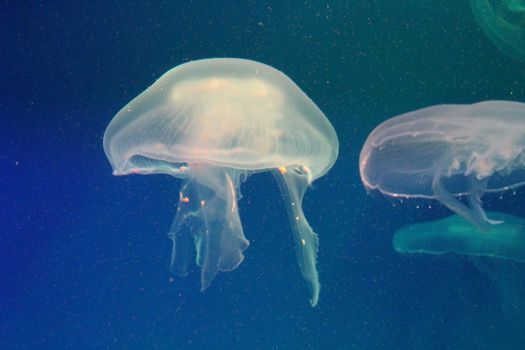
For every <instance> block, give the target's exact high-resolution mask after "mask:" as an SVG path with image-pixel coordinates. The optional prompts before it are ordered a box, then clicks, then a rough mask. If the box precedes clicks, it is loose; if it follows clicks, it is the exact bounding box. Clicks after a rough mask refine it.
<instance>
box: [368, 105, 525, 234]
mask: <svg viewBox="0 0 525 350" xmlns="http://www.w3.org/2000/svg"><path fill="white" fill-rule="evenodd" d="M524 139H525V104H524V103H519V102H510V101H485V102H480V103H475V104H472V105H439V106H432V107H428V108H423V109H420V110H417V111H413V112H409V113H406V114H402V115H400V116H397V117H394V118H390V119H388V120H387V121H385V122H383V123H382V124H380V125H379V126H378V127H376V128H375V129H374V130H373V131H372V132H371V133H370V135H369V136H368V138H367V140H366V142H365V145H364V146H363V149H362V150H361V155H360V159H359V162H360V164H359V170H360V174H361V180H362V182H363V184H364V185H365V187H366V188H367V189H370V190H373V189H376V190H379V191H380V192H382V193H383V194H385V195H387V196H391V197H406V198H429V199H436V200H438V201H440V202H441V203H442V204H444V205H445V206H446V207H448V208H449V209H451V210H452V211H454V212H455V213H456V214H458V215H460V216H462V217H463V218H464V219H466V220H467V221H468V222H470V223H471V224H472V225H474V226H475V227H476V228H477V229H479V230H481V231H489V229H490V226H491V225H493V224H498V223H500V222H501V221H500V220H497V219H495V220H494V219H491V218H490V216H488V215H487V214H486V213H485V210H484V209H483V207H482V202H481V197H482V196H483V195H484V194H485V193H486V192H500V191H505V190H507V189H510V188H514V187H518V186H521V185H523V184H524V183H525V148H524V146H523V145H524V143H523V140H524Z"/></svg>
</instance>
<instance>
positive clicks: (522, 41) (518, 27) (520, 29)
mask: <svg viewBox="0 0 525 350" xmlns="http://www.w3.org/2000/svg"><path fill="white" fill-rule="evenodd" d="M470 3H471V6H472V11H473V12H474V16H475V17H476V20H477V21H478V23H479V25H480V27H481V29H482V30H483V32H484V33H485V34H486V35H487V36H488V38H489V39H490V40H491V41H492V42H493V43H494V44H495V45H496V46H497V47H498V48H499V49H500V50H501V51H503V52H504V53H505V54H507V55H509V56H511V57H514V58H516V59H519V60H524V59H525V0H470Z"/></svg>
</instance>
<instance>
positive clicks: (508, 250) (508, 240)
mask: <svg viewBox="0 0 525 350" xmlns="http://www.w3.org/2000/svg"><path fill="white" fill-rule="evenodd" d="M491 217H493V218H494V219H496V220H499V221H501V222H502V224H500V225H493V226H491V227H490V230H489V231H487V232H480V231H478V230H477V229H476V228H475V227H474V226H472V225H470V224H469V223H468V222H467V221H466V220H465V219H464V218H462V217H461V216H458V215H453V216H450V217H448V218H445V219H441V220H437V221H433V222H425V223H420V224H415V225H411V226H407V227H403V228H401V229H400V230H398V231H397V232H396V234H395V235H394V249H395V250H396V251H398V252H400V253H406V254H417V253H419V254H433V255H442V254H450V253H455V254H459V255H466V256H485V257H490V258H498V259H508V260H512V261H519V262H522V263H525V220H524V219H521V218H518V217H516V216H513V215H509V214H505V213H499V212H491Z"/></svg>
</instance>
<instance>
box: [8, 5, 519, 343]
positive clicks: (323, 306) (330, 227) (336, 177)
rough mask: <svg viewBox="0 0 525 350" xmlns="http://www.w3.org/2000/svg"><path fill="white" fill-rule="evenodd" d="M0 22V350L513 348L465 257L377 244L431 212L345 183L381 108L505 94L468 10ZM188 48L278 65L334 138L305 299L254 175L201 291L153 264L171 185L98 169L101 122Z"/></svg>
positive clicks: (514, 66)
mask: <svg viewBox="0 0 525 350" xmlns="http://www.w3.org/2000/svg"><path fill="white" fill-rule="evenodd" d="M0 23H1V29H0V149H1V151H0V191H1V195H0V349H523V348H525V346H524V344H525V326H524V325H525V322H523V321H524V320H523V319H521V320H519V319H518V320H516V319H515V318H511V317H509V316H508V315H507V314H506V313H504V312H503V309H502V295H501V291H500V289H498V286H497V284H495V283H494V281H493V280H491V279H490V278H489V277H488V276H487V275H486V274H484V273H483V272H480V270H478V269H477V268H476V267H475V266H474V265H473V264H472V263H471V262H470V261H469V260H468V259H466V258H462V257H457V256H456V257H455V256H448V257H429V256H421V257H410V256H401V255H399V254H397V253H395V252H394V250H393V248H392V243H391V242H392V236H393V234H394V232H395V230H396V229H398V228H399V227H401V226H403V225H407V224H411V223H414V222H420V221H425V220H432V219H437V218H442V217H445V216H446V215H449V212H448V211H447V210H446V209H444V208H443V207H442V206H440V205H438V204H437V203H434V202H422V201H417V202H416V201H408V202H407V201H404V202H400V201H393V200H388V199H385V198H384V197H382V196H380V195H378V194H370V195H367V194H366V192H365V191H364V189H363V187H362V185H361V183H360V180H359V174H358V156H359V151H360V148H361V146H362V144H363V142H364V140H365V139H366V136H367V135H368V133H369V132H370V131H371V130H372V129H373V128H374V126H376V125H377V124H378V123H380V122H382V121H384V120H385V119H387V118H389V117H391V116H395V115H397V114H400V113H403V112H406V111H409V110H413V109H416V108H420V107H424V106H428V105H434V104H440V103H472V102H476V101H481V100H487V99H510V100H517V101H525V87H524V82H525V64H523V63H520V62H519V61H516V60H514V59H511V58H508V57H506V56H505V55H504V54H503V53H501V52H500V51H499V50H498V49H497V48H496V47H495V46H494V45H493V44H492V43H491V42H490V41H489V40H488V39H487V38H486V36H485V35H484V34H483V33H482V32H481V31H480V29H479V27H478V25H477V24H476V22H475V20H474V17H473V15H472V13H471V10H470V6H469V3H468V2H467V1H466V0H462V1H445V0H436V1H422V0H419V1H415V0H414V1H409V0H405V1H397V0H396V1H393V0H363V1H342V0H338V1H328V2H326V1H248V0H245V1H234V0H232V1H211V0H210V1H151V2H150V1H134V2H131V1H116V0H108V1H100V0H93V1H86V2H61V1H48V2H40V1H5V0H4V1H2V2H1V3H0ZM207 57H242V58H249V59H254V60H257V61H261V62H264V63H267V64H269V65H272V66H273V67H275V68H277V69H280V70H282V71H283V72H285V73H286V74H287V75H288V76H290V77H291V78H292V79H293V80H294V81H295V82H296V83H297V84H298V85H299V86H300V87H301V88H302V89H303V90H304V91H305V92H306V93H307V94H308V95H309V96H310V97H311V98H312V99H313V100H314V101H315V102H316V103H317V105H318V106H319V107H320V108H321V109H322V110H323V111H324V112H325V114H326V115H327V116H328V118H329V119H330V121H331V122H332V124H333V125H334V127H335V129H336V131H337V133H338V135H339V140H340V156H339V160H338V162H337V164H336V165H335V166H334V168H333V169H332V170H331V171H330V172H329V173H328V174H327V175H326V176H325V177H323V178H321V179H319V180H318V181H316V182H315V183H314V186H313V188H311V189H310V190H309V191H308V193H307V195H306V197H305V203H304V207H305V213H306V215H307V217H308V219H309V221H310V223H311V225H312V226H313V227H314V229H315V230H316V231H317V232H318V234H319V237H320V251H319V259H318V268H319V272H320V278H321V283H322V290H321V297H320V302H319V305H318V307H316V308H311V307H310V306H309V303H308V297H309V294H308V289H307V286H306V284H305V282H304V281H303V279H302V277H301V275H300V273H299V270H298V268H297V264H296V261H295V254H294V250H293V239H292V235H291V230H290V228H289V226H288V219H287V217H286V212H285V207H284V206H283V204H282V201H281V197H280V194H279V191H278V188H277V185H276V183H275V182H274V180H273V178H272V177H271V176H270V175H269V174H264V173H263V174H257V175H254V176H252V177H250V178H249V179H248V180H247V181H246V183H245V184H243V186H242V193H243V198H242V200H241V201H240V202H239V207H240V215H241V219H242V222H243V226H244V231H245V234H246V236H247V238H248V239H249V240H250V242H251V245H250V247H249V249H248V250H247V251H246V252H245V253H246V254H245V255H246V259H245V261H244V262H243V263H242V265H241V266H240V267H239V268H237V269H236V270H235V271H233V272H230V273H223V274H220V275H218V276H217V278H216V279H215V280H214V281H213V283H212V285H211V287H210V288H209V289H208V290H207V291H206V292H205V293H201V292H199V285H198V283H199V275H198V270H197V268H196V267H195V266H192V268H191V271H190V275H189V276H188V277H186V278H184V279H180V278H174V277H173V276H172V275H170V273H169V268H168V267H169V259H170V249H171V242H170V241H169V240H168V238H167V236H166V233H167V231H168V229H169V226H170V224H171V220H172V218H173V216H174V213H175V209H176V204H177V199H178V189H179V186H180V184H181V182H180V181H179V180H177V179H174V178H171V177H168V176H161V175H157V176H127V177H113V176H112V175H111V168H110V166H109V163H108V162H107V160H106V157H105V155H104V152H103V149H102V136H103V132H104V129H105V127H106V125H107V124H108V123H109V121H110V120H111V118H112V117H113V115H114V114H115V113H116V112H117V111H118V110H119V109H120V108H121V107H123V106H124V105H125V104H126V103H127V102H128V101H130V100H131V99H132V98H133V97H135V96H136V95H137V94H139V93H140V92H141V91H143V90H144V89H145V88H146V87H147V86H148V85H149V84H151V83H152V82H153V81H154V80H155V79H156V78H157V77H159V76H160V75H161V74H162V73H164V72H165V71H166V70H168V69H170V68H172V67H174V66H176V65H178V64H181V63H183V62H187V61H189V60H193V59H199V58H207ZM524 203H525V193H524V191H519V190H518V191H517V192H516V193H512V192H511V193H506V194H504V195H503V196H502V197H501V198H500V196H499V195H494V196H490V197H488V198H487V199H486V200H485V205H486V206H487V207H488V208H489V209H492V210H500V211H505V212H508V213H511V214H514V215H518V216H522V217H525V208H524V205H523V204H524ZM517 273H518V272H517ZM518 277H519V276H518ZM524 277H525V275H524ZM523 297H524V298H525V295H523ZM518 301H519V300H518ZM523 303H524V304H525V300H524V301H523ZM524 317H525V316H524ZM520 321H521V322H523V323H520Z"/></svg>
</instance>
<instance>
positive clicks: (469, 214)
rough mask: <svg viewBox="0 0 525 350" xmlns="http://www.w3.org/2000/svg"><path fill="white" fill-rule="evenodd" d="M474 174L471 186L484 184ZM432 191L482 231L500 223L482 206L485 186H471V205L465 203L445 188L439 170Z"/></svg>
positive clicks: (438, 198) (446, 204) (443, 202)
mask: <svg viewBox="0 0 525 350" xmlns="http://www.w3.org/2000/svg"><path fill="white" fill-rule="evenodd" d="M472 176H474V175H472ZM472 176H471V178H470V183H471V186H477V185H482V183H476V180H473V179H472ZM432 191H433V192H434V195H435V197H436V199H437V200H438V201H440V202H441V203H442V204H443V205H445V206H446V207H447V208H449V209H450V210H452V211H453V212H455V213H456V214H458V215H461V216H462V217H463V218H465V220H467V221H468V222H470V223H471V224H472V225H474V226H475V227H476V228H477V229H478V230H480V231H483V232H487V231H488V230H489V229H490V225H491V224H496V223H498V221H492V220H489V219H488V218H487V215H486V214H485V211H484V210H483V208H482V207H481V199H480V198H481V196H482V195H483V193H484V188H483V187H480V186H478V187H474V188H471V192H470V193H469V198H468V202H469V205H470V207H469V206H467V205H465V204H463V203H462V202H461V201H460V200H459V199H457V198H456V197H454V196H453V195H451V194H450V193H449V192H448V191H447V190H446V189H445V188H444V186H443V183H442V182H441V174H440V173H439V172H437V173H436V175H435V176H434V179H433V180H432Z"/></svg>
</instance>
